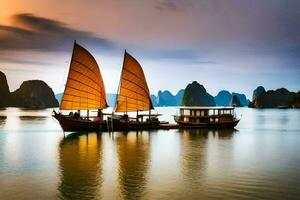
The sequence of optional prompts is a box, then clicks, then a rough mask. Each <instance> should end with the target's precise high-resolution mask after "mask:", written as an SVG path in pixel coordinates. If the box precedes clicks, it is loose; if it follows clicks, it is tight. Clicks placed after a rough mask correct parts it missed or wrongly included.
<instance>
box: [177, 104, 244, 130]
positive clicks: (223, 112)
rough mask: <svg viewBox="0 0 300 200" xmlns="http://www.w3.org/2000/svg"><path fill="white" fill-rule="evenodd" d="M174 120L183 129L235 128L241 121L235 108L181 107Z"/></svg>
mask: <svg viewBox="0 0 300 200" xmlns="http://www.w3.org/2000/svg"><path fill="white" fill-rule="evenodd" d="M174 120H175V121H176V122H177V123H178V125H179V127H181V128H234V127H235V126H236V125H237V124H238V123H239V121H240V120H239V119H237V118H236V117H235V113H234V107H197V106H190V107H180V109H179V115H175V116H174Z"/></svg>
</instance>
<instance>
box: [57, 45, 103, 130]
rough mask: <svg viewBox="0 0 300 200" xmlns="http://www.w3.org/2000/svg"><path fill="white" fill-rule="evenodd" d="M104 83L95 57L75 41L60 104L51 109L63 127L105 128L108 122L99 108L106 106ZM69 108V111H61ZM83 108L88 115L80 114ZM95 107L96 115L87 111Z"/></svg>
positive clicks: (74, 128) (70, 128)
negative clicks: (57, 110)
mask: <svg viewBox="0 0 300 200" xmlns="http://www.w3.org/2000/svg"><path fill="white" fill-rule="evenodd" d="M105 94H106V93H105V87H104V83H103V80H102V76H101V72H100V69H99V66H98V64H97V62H96V60H95V58H94V57H93V56H92V54H90V53H89V52H88V51H87V50H86V49H84V48H83V47H81V46H80V45H78V44H77V43H76V42H74V48H73V53H72V58H71V63H70V68H69V74H68V78H67V83H66V86H65V90H64V94H63V97H62V101H61V104H60V107H59V109H60V111H59V112H56V111H53V115H52V116H53V117H54V118H55V119H57V120H58V122H59V123H60V125H61V127H62V129H63V130H64V131H107V130H108V128H109V123H108V121H107V120H104V116H105V115H104V114H103V113H102V109H103V108H106V107H107V103H106V95H105ZM63 110H69V111H74V110H77V112H75V114H73V112H70V114H69V115H63V114H62V112H61V111H63ZM81 110H86V111H87V116H85V117H82V116H80V111H81ZM90 110H97V111H98V113H97V117H90V116H89V111H90Z"/></svg>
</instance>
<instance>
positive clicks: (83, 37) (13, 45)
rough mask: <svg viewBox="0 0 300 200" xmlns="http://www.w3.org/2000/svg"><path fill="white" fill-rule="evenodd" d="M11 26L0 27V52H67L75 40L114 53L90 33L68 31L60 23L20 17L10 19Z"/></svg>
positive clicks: (19, 15) (106, 42) (110, 47)
mask: <svg viewBox="0 0 300 200" xmlns="http://www.w3.org/2000/svg"><path fill="white" fill-rule="evenodd" d="M13 21H14V26H1V25H0V44H1V45H0V51H1V50H39V51H68V50H69V49H70V45H71V44H72V43H73V42H74V40H77V41H79V42H83V43H85V44H88V45H89V44H92V45H94V46H98V47H99V48H105V49H113V48H114V47H115V43H114V42H112V41H110V40H108V39H105V38H101V37H96V36H95V35H93V34H92V33H90V32H84V31H79V30H76V29H73V28H69V27H68V26H67V25H66V24H63V23H61V22H59V21H55V20H51V19H46V18H42V17H37V16H34V15H32V14H28V13H23V14H17V15H14V16H13Z"/></svg>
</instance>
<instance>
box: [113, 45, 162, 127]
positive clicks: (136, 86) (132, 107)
mask: <svg viewBox="0 0 300 200" xmlns="http://www.w3.org/2000/svg"><path fill="white" fill-rule="evenodd" d="M151 109H153V105H152V102H151V98H150V92H149V88H148V85H147V81H146V77H145V74H144V71H143V69H142V67H141V65H140V64H139V62H138V61H137V60H136V59H135V58H134V57H133V56H131V55H130V54H129V53H127V52H126V50H125V53H124V60H123V67H122V73H121V78H120V83H119V88H118V95H117V104H116V106H115V109H114V111H115V112H117V113H118V112H123V113H124V114H123V115H116V114H113V116H111V117H109V120H111V122H112V123H111V124H112V127H111V128H112V129H113V130H141V129H156V128H159V127H160V126H159V124H160V122H159V120H158V118H157V116H158V115H157V114H151ZM139 111H149V114H142V115H141V114H139ZM128 112H136V117H135V118H130V117H128ZM145 118H146V119H145Z"/></svg>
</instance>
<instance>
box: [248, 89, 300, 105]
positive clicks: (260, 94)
mask: <svg viewBox="0 0 300 200" xmlns="http://www.w3.org/2000/svg"><path fill="white" fill-rule="evenodd" d="M253 98H254V99H253V101H252V102H251V103H250V104H249V107H251V108H300V104H299V102H300V91H299V92H298V93H295V92H290V91H289V90H287V89H286V88H279V89H277V90H268V91H266V90H265V89H264V88H263V87H262V86H259V87H257V88H256V89H255V90H254V92H253Z"/></svg>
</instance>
